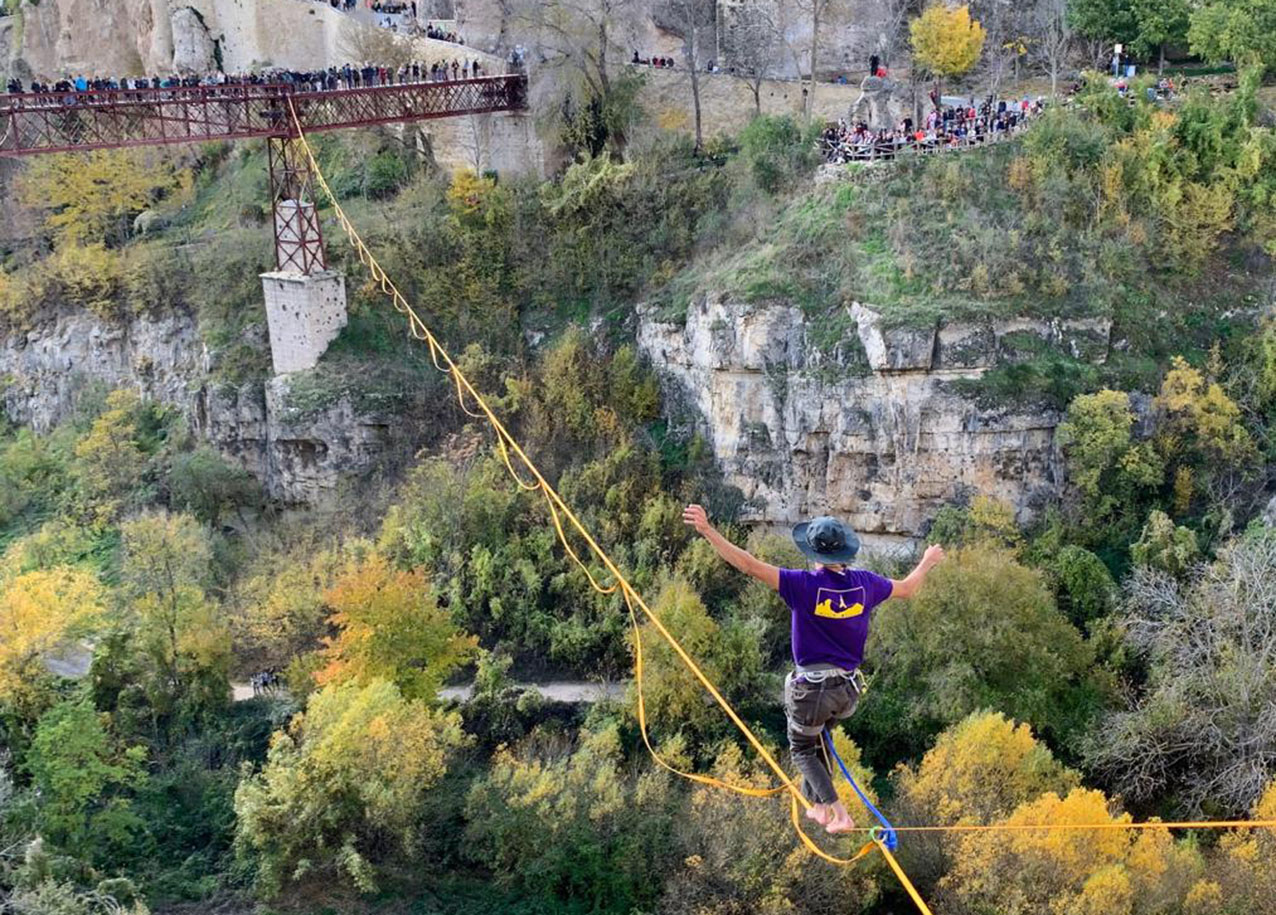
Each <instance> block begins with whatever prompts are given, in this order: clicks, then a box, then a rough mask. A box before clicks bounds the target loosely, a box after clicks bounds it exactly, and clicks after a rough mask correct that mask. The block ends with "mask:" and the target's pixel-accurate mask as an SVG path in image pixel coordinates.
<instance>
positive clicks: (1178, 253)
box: [1157, 181, 1236, 270]
mask: <svg viewBox="0 0 1276 915" xmlns="http://www.w3.org/2000/svg"><path fill="white" fill-rule="evenodd" d="M1235 202H1236V201H1235V198H1234V195H1233V193H1232V189H1231V187H1229V186H1228V184H1226V183H1224V182H1218V183H1215V184H1208V185H1207V184H1198V183H1196V182H1194V181H1189V182H1184V183H1178V182H1173V183H1170V184H1169V185H1167V186H1166V188H1165V189H1164V191H1163V192H1162V193H1161V194H1160V195H1159V200H1158V206H1157V212H1158V213H1159V214H1160V217H1161V219H1162V220H1163V221H1164V223H1165V240H1166V244H1167V246H1168V249H1169V250H1168V253H1169V254H1170V256H1171V257H1172V258H1173V259H1174V260H1175V261H1177V263H1178V265H1179V266H1180V267H1181V268H1182V269H1185V270H1197V269H1199V268H1200V267H1201V266H1202V264H1204V262H1205V260H1206V258H1207V257H1209V255H1210V254H1212V253H1213V252H1214V251H1215V250H1216V249H1217V248H1218V246H1219V242H1220V240H1221V239H1222V236H1223V233H1224V232H1228V231H1231V229H1232V228H1233V226H1234V225H1235V223H1236V214H1235Z"/></svg>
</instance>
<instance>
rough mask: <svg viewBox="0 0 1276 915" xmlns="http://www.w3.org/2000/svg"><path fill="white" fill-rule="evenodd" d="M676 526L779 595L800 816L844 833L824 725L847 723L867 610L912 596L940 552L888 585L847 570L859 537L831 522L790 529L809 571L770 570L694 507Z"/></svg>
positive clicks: (859, 677)
mask: <svg viewBox="0 0 1276 915" xmlns="http://www.w3.org/2000/svg"><path fill="white" fill-rule="evenodd" d="M682 520H683V521H684V522H685V523H686V524H689V525H690V526H692V527H694V528H695V529H696V530H697V531H699V532H700V533H701V534H703V535H704V537H705V539H706V540H708V541H709V543H710V544H712V546H713V548H714V549H715V550H717V551H718V555H719V556H721V557H722V558H723V559H725V560H726V561H727V562H728V563H730V564H731V565H732V566H734V567H735V568H737V569H739V570H740V571H741V572H744V573H745V574H746V575H751V576H753V577H754V578H756V579H757V580H758V581H760V582H762V583H763V584H765V585H766V586H767V587H769V588H773V589H775V590H776V591H779V592H780V597H781V598H783V599H784V602H785V603H786V604H788V605H789V610H790V611H791V613H792V617H793V625H792V634H793V661H794V664H796V665H797V669H796V670H794V671H792V672H791V673H789V674H788V676H786V677H785V678H784V714H785V717H786V718H787V719H788V734H789V747H790V749H791V750H792V752H793V761H794V762H795V763H796V764H797V767H798V771H800V772H801V773H802V794H803V795H805V797H806V798H807V800H809V801H811V803H812V806H811V807H810V809H808V810H807V812H806V815H807V816H808V817H810V818H811V819H812V820H815V822H817V823H819V824H820V825H821V826H823V827H824V828H825V829H827V830H828V831H829V832H833V833H838V832H850V831H851V830H853V829H854V828H855V821H854V820H852V819H851V815H850V813H848V812H847V810H846V806H845V805H844V804H843V803H842V802H841V801H839V800H838V799H837V791H836V790H835V789H834V788H833V777H832V773H831V772H830V771H829V767H828V759H827V757H826V756H825V755H824V753H823V746H822V744H821V735H822V733H823V731H824V728H825V727H826V726H827V725H828V723H829V722H830V721H837V720H840V719H842V718H849V717H850V716H851V713H852V712H854V711H855V704H856V703H857V702H859V698H860V694H861V693H862V692H863V691H864V677H863V674H861V673H860V672H859V666H860V661H861V660H863V657H864V642H865V640H866V639H867V638H868V624H869V620H870V619H871V618H872V615H873V610H874V608H876V607H877V605H878V604H880V603H882V601H884V600H886V599H888V598H891V597H912V596H913V595H914V594H916V593H917V590H918V589H919V588H920V587H921V585H922V582H923V581H925V580H926V575H927V573H929V572H930V570H931V569H932V568H933V567H934V566H935V564H936V563H938V562H939V561H940V560H942V559H943V558H944V551H943V549H942V548H941V547H938V546H931V547H927V548H926V553H925V554H924V555H923V556H922V560H921V562H919V563H918V564H917V567H916V568H915V569H913V571H912V572H910V573H909V574H908V577H907V578H904V579H902V580H900V581H894V580H892V579H889V578H884V577H882V576H881V575H878V574H876V573H874V572H867V571H864V570H863V569H852V568H849V567H848V566H847V563H849V562H850V561H851V560H852V559H854V558H855V554H856V553H858V552H859V548H860V542H859V538H858V537H856V536H855V533H854V531H852V530H851V529H850V528H849V527H847V526H846V525H844V524H842V523H841V522H840V521H838V520H837V519H835V518H829V517H821V518H816V519H815V520H813V521H804V522H802V523H801V524H799V525H798V526H797V527H795V528H793V541H794V543H796V544H797V548H798V549H799V550H801V551H802V553H803V554H804V555H805V556H806V557H807V558H808V559H810V560H811V562H812V563H814V570H813V571H808V570H806V569H777V568H776V567H775V566H773V565H768V564H767V563H765V562H762V561H761V560H760V559H756V558H755V557H754V556H752V555H751V554H750V553H749V552H748V551H747V550H743V549H741V548H740V547H738V546H736V545H735V544H733V543H731V541H729V540H727V538H725V537H723V536H722V535H721V534H720V533H718V532H717V531H716V530H715V529H714V527H713V525H712V524H710V523H709V517H708V515H706V514H705V510H704V509H703V508H701V507H700V506H699V505H688V506H687V507H686V509H685V510H684V511H683V513H682Z"/></svg>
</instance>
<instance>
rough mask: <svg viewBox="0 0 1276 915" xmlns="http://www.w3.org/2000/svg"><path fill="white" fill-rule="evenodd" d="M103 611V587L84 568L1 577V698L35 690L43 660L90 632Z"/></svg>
mask: <svg viewBox="0 0 1276 915" xmlns="http://www.w3.org/2000/svg"><path fill="white" fill-rule="evenodd" d="M102 612H103V593H102V588H101V586H100V585H99V584H98V582H97V580H96V579H95V578H94V577H93V576H92V575H90V574H88V573H87V572H83V571H80V570H78V569H73V568H70V567H68V566H62V567H59V568H54V569H48V570H43V571H34V572H27V573H25V574H21V575H17V576H14V577H12V578H8V579H7V580H0V699H12V698H15V697H20V696H22V695H24V694H26V693H27V692H29V691H30V690H31V689H33V688H34V686H35V683H36V681H37V680H38V679H39V677H40V674H41V671H40V668H39V667H38V665H39V662H40V660H41V658H42V657H43V656H45V655H46V654H48V653H49V652H52V651H54V650H56V649H58V648H62V647H65V646H67V645H68V644H69V643H71V642H72V641H73V640H74V639H75V638H77V637H79V636H82V635H84V634H86V633H87V631H88V630H89V628H90V627H91V626H92V625H93V623H95V622H96V621H97V620H98V619H99V618H100V617H101V615H102Z"/></svg>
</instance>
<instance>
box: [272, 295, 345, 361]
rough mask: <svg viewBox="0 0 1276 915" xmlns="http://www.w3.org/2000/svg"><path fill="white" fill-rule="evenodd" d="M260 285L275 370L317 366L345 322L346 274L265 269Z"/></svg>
mask: <svg viewBox="0 0 1276 915" xmlns="http://www.w3.org/2000/svg"><path fill="white" fill-rule="evenodd" d="M261 289H262V293H263V294H264V295H265V297H266V322H267V324H268V325H269V327H270V357H271V361H272V362H273V363H274V366H275V374H277V375H283V374H286V373H287V372H300V371H304V370H305V369H312V368H314V367H315V365H316V364H317V363H318V362H319V357H320V356H322V355H323V354H324V351H325V350H327V348H328V344H329V343H331V342H332V341H333V340H335V339H336V337H337V334H339V333H341V328H343V327H345V326H346V278H345V277H344V276H343V275H342V274H340V273H337V272H336V271H335V270H327V271H324V272H323V273H315V274H312V275H310V276H306V275H304V274H300V273H263V274H262V275H261Z"/></svg>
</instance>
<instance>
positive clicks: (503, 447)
mask: <svg viewBox="0 0 1276 915" xmlns="http://www.w3.org/2000/svg"><path fill="white" fill-rule="evenodd" d="M287 103H288V109H289V113H290V114H291V116H292V121H293V127H294V129H295V131H296V135H297V139H298V141H299V143H300V145H301V149H302V150H303V151H304V152H305V155H306V159H307V162H308V164H309V166H310V169H311V171H312V172H313V174H314V176H315V180H316V182H317V183H318V185H319V187H320V188H321V189H322V190H323V193H324V196H325V197H326V198H327V200H328V202H329V203H330V204H331V206H332V211H333V214H334V215H335V216H336V219H337V222H338V223H339V224H340V225H341V228H342V229H343V230H344V231H345V233H346V237H347V239H349V241H350V244H351V246H352V247H353V248H354V250H355V254H356V255H357V257H358V259H359V262H360V263H361V264H363V265H364V266H365V267H366V268H367V269H368V273H369V274H370V276H371V277H372V281H373V283H374V284H376V285H377V286H378V287H379V288H380V290H381V291H382V292H383V293H384V294H385V295H386V296H387V297H388V298H389V299H390V301H391V303H392V304H393V306H394V309H395V310H396V311H398V312H399V313H400V314H402V315H404V317H406V318H407V321H408V329H409V332H410V333H411V335H412V337H413V339H416V340H420V341H422V342H423V343H425V344H426V346H427V347H428V348H429V353H430V359H431V361H432V362H433V363H434V367H435V368H436V369H438V370H439V371H440V372H444V373H446V374H448V375H450V376H451V378H452V382H453V384H454V385H455V387H456V397H457V401H458V402H459V403H460V406H461V409H462V410H463V411H464V412H465V413H466V415H467V416H470V417H472V418H474V419H481V420H484V421H485V422H486V423H487V424H488V425H489V426H490V427H491V429H492V432H493V433H494V434H495V437H496V450H497V453H498V454H499V455H500V457H501V460H502V461H503V462H504V464H505V468H506V470H508V471H509V474H510V476H511V477H512V478H513V479H514V481H515V483H516V484H517V485H518V487H519V488H520V489H523V490H526V491H529V492H531V491H535V490H540V492H541V494H542V495H544V497H545V503H546V505H547V507H548V509H549V515H550V520H551V521H552V523H553V525H554V530H555V532H556V533H557V535H558V539H559V541H560V542H561V543H562V545H563V549H564V551H565V552H566V553H567V555H568V556H569V557H570V558H571V559H572V561H573V562H574V563H575V564H576V565H577V566H578V567H579V568H580V570H581V571H582V572H583V573H584V574H585V578H586V579H587V580H588V582H589V584H590V587H592V588H593V589H594V590H595V591H597V592H598V593H599V594H614V593H616V592H619V593H620V595H621V597H623V598H624V601H625V605H626V607H627V608H628V611H629V618H630V623H631V625H632V626H633V631H634V679H635V683H636V685H637V694H638V725H639V729H640V731H641V732H642V739H643V744H644V745H645V746H646V748H647V751H648V753H650V754H651V757H652V759H654V760H655V762H656V763H657V764H658V765H659V766H661V767H662V768H664V769H666V770H667V771H669V772H670V773H672V774H674V775H677V776H679V777H681V778H686V779H689V780H691V781H694V782H698V783H700V784H703V785H706V786H709V787H713V788H720V789H724V790H727V791H732V792H735V793H736V794H742V795H745V796H747V797H774V796H776V795H778V794H782V793H784V792H786V791H787V792H788V793H789V805H790V806H789V810H790V819H791V820H792V822H793V829H794V831H795V832H796V833H797V836H798V838H799V840H800V841H801V842H802V844H803V846H805V847H806V849H807V850H808V851H810V852H811V853H812V854H814V855H816V856H817V857H819V858H822V859H823V860H825V861H828V862H830V863H832V864H839V865H849V864H853V863H855V862H856V861H858V860H860V859H861V858H863V857H864V856H865V855H867V854H869V853H870V852H872V851H874V850H876V851H878V852H879V853H880V854H881V855H882V857H883V858H885V859H886V863H887V864H888V865H890V868H891V870H892V872H894V874H895V877H896V878H897V879H898V880H899V882H900V885H901V886H902V887H903V888H904V890H905V892H906V893H907V894H908V896H909V898H910V899H912V901H913V903H914V904H915V905H916V906H917V909H918V911H919V912H920V913H921V915H932V913H931V910H930V908H929V907H928V906H927V905H926V902H925V900H923V899H922V897H921V895H920V894H919V893H918V892H917V889H916V888H915V887H914V886H913V883H912V881H911V880H910V879H909V878H908V875H907V874H905V873H904V870H903V868H902V867H900V864H899V862H898V861H897V860H896V859H895V855H894V852H895V850H896V848H897V847H898V845H899V834H900V833H905V832H1008V831H1025V830H1039V831H1048V830H1056V829H1072V830H1089V829H1259V828H1262V829H1276V820H1226V821H1214V822H1195V821H1193V822H1166V823H1163V822H1155V821H1154V822H1147V823H1134V822H1128V823H1120V822H1111V823H1091V824H1042V825H1025V824H1015V825H998V824H990V825H986V826H978V825H966V826H892V825H891V823H890V822H889V821H887V819H886V818H885V817H884V816H883V815H882V813H881V811H879V810H878V809H877V807H876V806H874V805H873V803H872V802H871V801H870V800H869V798H868V797H867V795H865V794H864V792H863V791H862V790H861V789H860V787H859V785H858V784H857V783H856V782H855V779H854V777H853V776H852V775H851V773H850V770H849V769H848V768H847V766H846V765H845V763H844V762H843V761H842V759H841V757H840V756H838V754H837V750H836V748H835V747H834V746H833V739H832V735H830V734H829V732H828V731H827V730H825V731H824V732H823V733H824V743H825V746H826V748H827V750H828V751H829V752H830V753H831V754H832V758H833V759H835V760H837V764H838V767H839V768H840V769H841V771H842V775H843V776H844V777H845V778H846V780H847V782H848V783H849V784H850V786H851V788H852V789H853V790H854V791H855V793H856V795H857V796H858V797H859V799H860V800H861V801H862V802H863V803H864V805H865V807H867V808H868V809H869V810H870V811H871V812H872V813H873V815H874V816H875V817H876V818H877V820H878V825H877V826H874V827H873V828H872V829H870V830H869V831H868V832H869V841H868V842H867V843H865V844H864V846H863V847H861V848H860V849H859V851H858V852H856V853H855V854H854V855H852V856H851V857H849V858H838V857H835V856H834V855H831V854H829V853H828V852H826V851H824V850H823V849H822V848H820V847H819V846H818V845H816V844H815V842H814V840H812V839H811V837H810V836H808V835H807V834H806V831H805V830H804V829H803V827H802V822H801V816H800V811H799V807H803V808H807V809H809V808H810V807H811V802H810V801H808V800H807V799H806V798H805V797H804V796H803V794H802V792H801V789H800V788H799V787H798V786H797V784H796V783H795V782H794V780H793V779H792V778H791V777H790V776H789V775H788V773H786V772H785V771H784V768H783V767H782V766H781V765H780V764H779V762H778V761H777V760H776V758H775V755H774V754H773V753H772V752H771V751H770V750H769V749H768V748H767V746H766V745H765V744H764V743H763V742H762V741H761V739H760V738H759V737H758V736H757V735H756V734H755V733H754V732H753V730H752V729H751V728H750V727H749V726H748V725H747V724H745V722H744V721H743V720H742V719H741V718H740V716H739V714H738V713H737V712H736V711H735V709H734V708H733V707H732V706H731V704H730V703H729V702H728V701H727V700H726V698H725V697H723V695H722V693H721V692H720V691H719V690H718V688H717V686H716V685H715V684H714V683H713V681H712V680H711V679H709V677H708V675H707V674H706V673H705V672H704V670H702V669H701V667H700V666H699V665H698V664H697V663H696V662H695V660H694V659H693V658H692V657H691V655H690V654H688V653H687V651H686V649H685V648H683V647H682V644H681V643H680V642H679V641H678V640H677V638H675V637H674V635H673V634H672V633H671V632H670V631H669V630H668V629H667V628H666V627H665V625H664V624H663V623H662V622H661V620H660V617H659V616H657V615H656V613H655V612H654V611H652V609H651V608H650V607H649V606H647V603H646V602H645V601H644V600H643V599H642V596H641V595H640V594H639V593H638V592H637V590H635V589H634V587H633V585H631V584H630V583H629V580H628V579H627V578H626V577H625V576H624V574H623V573H622V572H621V571H620V568H619V567H618V566H617V565H616V563H615V562H614V561H613V560H612V558H611V556H610V554H608V553H607V551H606V550H604V549H603V548H602V547H601V546H600V545H599V544H598V542H597V541H596V540H595V539H594V538H593V536H592V535H591V534H590V533H589V530H588V529H587V528H586V527H585V526H584V524H583V523H582V522H581V520H580V518H579V517H577V515H576V514H575V512H573V511H572V510H571V508H570V507H569V506H568V505H567V503H566V502H565V501H564V500H563V498H562V497H561V496H560V495H559V494H558V492H557V490H555V489H554V487H553V486H551V485H550V484H549V481H547V480H546V479H545V477H544V476H542V474H541V472H540V470H539V469H538V468H537V466H536V464H534V463H533V462H532V460H531V458H529V457H528V456H527V453H526V452H525V451H523V449H522V447H521V446H520V445H519V443H518V441H517V440H516V439H515V438H514V436H513V435H512V434H510V432H509V430H508V429H506V428H505V425H504V424H503V423H502V422H501V421H500V419H499V418H498V417H497V416H496V414H495V413H494V412H493V411H492V408H491V407H490V406H488V403H487V401H486V400H484V399H483V396H482V395H481V394H480V393H479V392H478V391H477V390H476V389H475V387H474V386H473V385H472V384H471V383H470V381H469V379H468V378H467V377H466V376H465V374H464V373H463V372H462V371H461V369H460V368H459V367H458V366H457V364H456V363H455V362H454V361H453V360H452V357H451V356H449V355H448V352H447V350H446V349H445V348H444V347H443V344H442V343H441V342H439V340H438V338H437V337H435V336H434V334H433V333H432V332H431V331H430V329H429V327H427V326H426V324H425V322H424V321H422V320H421V318H420V317H419V316H418V315H417V313H416V311H415V310H414V309H413V308H412V306H411V305H410V304H409V303H408V301H407V300H406V299H405V298H404V297H403V295H402V294H401V293H400V292H399V289H398V287H397V286H395V285H394V282H393V281H392V280H391V279H390V277H389V276H388V275H387V274H386V272H385V270H384V269H383V268H382V267H381V265H380V264H379V263H378V262H377V260H376V258H375V257H373V255H372V252H371V250H370V249H369V248H368V246H367V245H366V244H365V243H364V241H363V239H362V237H361V236H360V235H359V233H358V231H357V230H356V229H355V227H354V225H353V223H351V222H350V219H349V217H348V216H346V213H345V211H344V210H343V209H342V208H341V204H340V203H338V202H337V198H336V195H335V194H333V192H332V189H331V188H330V187H329V186H328V182H327V180H326V179H325V178H324V175H323V172H322V171H321V170H320V168H319V162H318V160H317V159H316V157H315V154H314V151H313V150H312V149H311V147H310V142H309V140H308V138H307V137H306V134H305V132H304V131H303V130H302V129H301V121H300V119H299V118H298V117H297V112H296V109H295V108H294V107H293V100H292V98H291V97H289V98H288V99H287ZM467 401H468V402H467ZM471 403H472V404H473V405H474V407H475V408H476V409H471V407H470V404H471ZM515 463H517V464H519V465H521V466H522V467H523V471H519V470H517V469H515ZM524 473H526V474H528V475H530V480H529V479H528V478H527V477H525V476H524ZM564 521H566V524H564ZM569 531H571V532H574V533H575V535H576V536H578V537H579V538H580V539H581V540H583V541H584V543H585V544H586V545H587V546H588V547H589V554H590V555H592V557H593V558H594V559H596V560H597V561H598V562H599V563H601V565H602V566H603V568H604V569H605V570H606V572H607V574H608V575H609V576H610V578H611V582H610V583H609V584H604V583H603V582H601V581H600V580H599V579H598V578H597V577H596V576H595V574H594V571H593V570H591V569H590V567H589V566H588V564H587V563H586V562H585V561H584V560H583V559H582V558H581V556H580V554H579V553H578V552H577V551H576V549H575V547H573V546H572V544H571V540H570V538H569V536H568V534H569ZM640 613H641V615H642V616H643V617H644V618H645V619H646V620H647V621H648V622H649V623H650V624H651V626H652V628H654V629H655V630H656V632H657V633H658V634H659V635H660V637H661V638H662V639H664V640H665V642H667V643H668V644H669V647H670V648H671V649H673V652H674V654H676V655H677V656H678V658H679V660H681V661H682V663H683V664H684V665H686V667H687V669H688V670H689V671H691V673H692V675H693V676H695V678H696V680H697V681H699V683H700V685H701V686H703V687H704V688H705V690H706V691H707V692H708V693H709V695H710V696H711V697H713V699H714V701H715V702H717V704H718V705H719V707H721V709H722V710H723V712H724V713H725V714H726V716H727V717H728V718H729V719H730V720H731V723H732V724H734V725H735V726H736V728H737V729H739V731H740V733H741V734H742V735H743V736H744V737H745V739H746V740H747V741H748V743H749V744H750V745H751V746H752V747H753V749H754V750H755V751H757V753H758V756H759V757H760V758H761V759H762V761H763V762H764V763H765V764H766V765H767V767H768V768H769V769H770V770H771V771H772V772H773V773H774V774H775V775H776V777H777V778H778V779H779V782H780V783H779V784H778V785H775V786H771V787H767V788H758V787H754V786H751V785H747V784H739V783H735V782H728V781H725V780H722V779H718V778H714V777H712V776H709V775H703V774H701V773H697V772H684V771H682V770H681V769H678V768H677V767H675V766H673V765H671V764H670V763H669V762H668V761H667V760H665V759H664V758H663V757H662V756H661V755H660V754H659V752H657V750H656V748H655V747H654V746H653V744H652V742H651V736H650V734H649V732H648V727H647V708H646V699H645V697H644V695H643V636H642V626H640V625H639V614H640ZM850 674H851V676H852V677H855V676H856V675H858V677H859V683H863V684H864V687H865V688H866V686H867V684H866V683H864V680H863V674H861V673H860V672H859V671H858V670H855V671H851V672H850ZM803 675H804V676H810V675H811V672H807V673H804V674H803ZM817 675H818V674H817ZM852 682H853V683H854V682H855V681H854V680H853V681H852ZM859 683H856V688H857V689H858V690H859V692H860V694H861V695H862V694H863V692H864V689H863V688H860V685H859Z"/></svg>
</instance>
